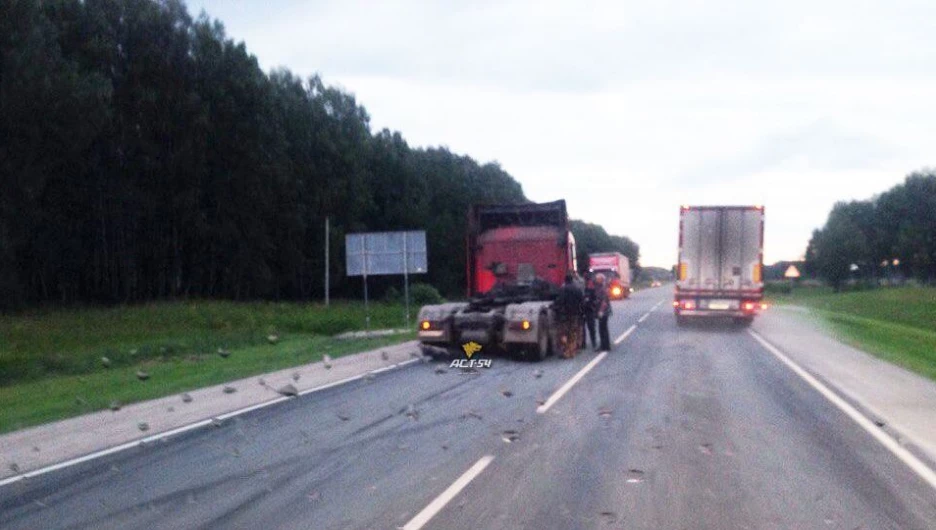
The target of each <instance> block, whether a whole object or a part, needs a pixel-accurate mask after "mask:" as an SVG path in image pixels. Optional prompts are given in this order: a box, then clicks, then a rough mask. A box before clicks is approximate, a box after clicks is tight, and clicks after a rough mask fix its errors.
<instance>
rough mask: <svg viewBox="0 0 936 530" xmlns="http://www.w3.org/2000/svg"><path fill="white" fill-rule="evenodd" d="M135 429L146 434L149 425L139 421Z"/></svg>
mask: <svg viewBox="0 0 936 530" xmlns="http://www.w3.org/2000/svg"><path fill="white" fill-rule="evenodd" d="M137 429H140V430H141V431H144V432H146V431H148V430H149V423H146V422H145V421H141V422H140V423H137Z"/></svg>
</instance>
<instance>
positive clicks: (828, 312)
mask: <svg viewBox="0 0 936 530" xmlns="http://www.w3.org/2000/svg"><path fill="white" fill-rule="evenodd" d="M771 300H772V301H773V302H774V303H779V304H792V305H800V306H806V307H809V308H812V309H814V310H815V311H816V312H817V313H818V314H819V315H821V316H822V317H823V318H824V319H825V320H826V321H827V322H829V323H830V324H831V325H832V327H833V329H834V330H835V331H836V332H837V333H839V334H840V335H841V336H842V338H844V339H845V340H846V342H849V343H851V344H852V345H854V346H856V347H858V348H861V349H862V350H864V351H867V352H869V353H872V354H874V355H877V356H878V357H880V358H882V359H884V360H887V361H890V362H892V363H894V364H898V365H900V366H903V367H904V368H907V369H910V370H913V371H915V372H917V373H919V374H921V375H924V376H926V377H929V378H930V379H933V380H936V288H933V287H899V288H881V289H873V290H866V291H856V292H846V293H835V292H833V291H832V290H831V289H829V288H821V287H820V288H798V289H794V290H793V292H792V293H790V294H788V295H774V296H772V297H771Z"/></svg>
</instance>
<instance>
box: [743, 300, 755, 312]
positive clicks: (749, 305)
mask: <svg viewBox="0 0 936 530" xmlns="http://www.w3.org/2000/svg"><path fill="white" fill-rule="evenodd" d="M743 307H744V310H745V311H754V308H755V307H757V305H756V304H754V302H744V306H743Z"/></svg>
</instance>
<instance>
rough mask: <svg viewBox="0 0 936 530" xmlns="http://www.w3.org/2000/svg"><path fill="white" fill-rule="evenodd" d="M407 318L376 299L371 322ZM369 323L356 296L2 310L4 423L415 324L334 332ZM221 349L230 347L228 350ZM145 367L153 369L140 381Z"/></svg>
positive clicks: (238, 373) (285, 360)
mask: <svg viewBox="0 0 936 530" xmlns="http://www.w3.org/2000/svg"><path fill="white" fill-rule="evenodd" d="M402 320H403V309H402V308H401V307H398V306H393V305H383V304H373V305H372V308H371V327H372V328H375V329H376V328H381V327H393V328H399V327H401V325H402V323H403V322H402ZM363 327H364V311H363V307H362V306H361V305H360V304H354V303H338V304H333V305H332V306H331V307H329V308H327V309H326V308H325V307H324V306H322V305H318V304H279V303H277V304H268V303H232V302H204V301H198V302H172V303H158V304H147V305H142V306H129V307H119V308H107V309H101V308H85V309H69V310H52V311H41V312H40V311H35V312H29V313H24V314H19V315H13V316H3V317H0V432H9V431H13V430H17V429H21V428H24V427H28V426H31V425H37V424H40V423H44V422H48V421H53V420H57V419H62V418H67V417H70V416H76V415H80V414H84V413H88V412H93V411H96V410H102V409H106V408H107V407H109V406H110V404H111V403H113V402H117V403H120V404H121V405H126V404H129V403H133V402H137V401H142V400H146V399H153V398H157V397H161V396H166V395H170V394H173V393H177V392H184V391H187V390H193V389H196V388H201V387H204V386H209V385H214V384H219V383H223V382H226V381H230V380H233V379H238V378H243V377H248V376H251V375H257V374H262V373H266V372H270V371H274V370H280V369H284V368H289V367H292V366H299V365H302V364H307V363H311V362H316V361H319V360H321V358H322V356H323V355H324V354H328V355H330V356H332V357H340V356H342V355H347V354H350V353H357V352H360V351H366V350H369V349H373V348H378V347H381V346H386V345H388V344H395V343H399V342H402V341H405V340H410V339H412V338H414V337H415V333H413V332H408V333H402V334H397V335H392V336H389V337H382V338H369V339H346V340H340V339H336V338H334V337H333V336H332V335H334V334H336V333H340V332H343V331H351V330H356V329H362V328H363ZM270 335H275V336H276V339H275V340H270V339H269V336H270ZM218 349H224V350H225V351H226V352H229V353H230V355H229V356H228V357H227V358H223V357H221V356H220V355H219V354H218ZM104 357H106V358H107V360H106V361H102V358H104ZM139 370H142V371H145V372H147V373H148V374H149V375H150V378H149V379H148V380H146V381H140V380H138V379H137V377H136V372H137V371H139Z"/></svg>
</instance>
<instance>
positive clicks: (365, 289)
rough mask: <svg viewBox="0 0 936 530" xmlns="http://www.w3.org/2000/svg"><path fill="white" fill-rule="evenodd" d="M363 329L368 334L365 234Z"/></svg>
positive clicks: (365, 248)
mask: <svg viewBox="0 0 936 530" xmlns="http://www.w3.org/2000/svg"><path fill="white" fill-rule="evenodd" d="M363 239H364V241H363V243H364V249H363V250H364V331H365V336H367V335H368V334H370V307H368V304H367V236H364V238H363Z"/></svg>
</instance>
